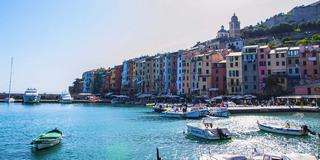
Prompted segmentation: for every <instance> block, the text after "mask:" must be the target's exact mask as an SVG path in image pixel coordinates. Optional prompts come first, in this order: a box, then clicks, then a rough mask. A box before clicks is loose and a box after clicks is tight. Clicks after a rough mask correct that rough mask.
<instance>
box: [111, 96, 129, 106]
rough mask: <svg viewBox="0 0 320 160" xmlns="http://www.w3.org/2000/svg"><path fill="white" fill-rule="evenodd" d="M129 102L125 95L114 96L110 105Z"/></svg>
mask: <svg viewBox="0 0 320 160" xmlns="http://www.w3.org/2000/svg"><path fill="white" fill-rule="evenodd" d="M128 102H130V98H129V97H128V96H125V95H114V96H113V98H112V100H111V104H126V103H128Z"/></svg>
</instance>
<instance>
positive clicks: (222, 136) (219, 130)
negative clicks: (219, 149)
mask: <svg viewBox="0 0 320 160" xmlns="http://www.w3.org/2000/svg"><path fill="white" fill-rule="evenodd" d="M217 133H218V135H219V138H220V139H223V138H226V137H227V136H226V135H225V134H224V133H223V131H222V129H220V128H217Z"/></svg>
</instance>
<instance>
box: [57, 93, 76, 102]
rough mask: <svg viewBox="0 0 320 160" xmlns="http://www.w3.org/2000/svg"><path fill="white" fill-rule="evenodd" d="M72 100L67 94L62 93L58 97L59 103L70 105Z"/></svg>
mask: <svg viewBox="0 0 320 160" xmlns="http://www.w3.org/2000/svg"><path fill="white" fill-rule="evenodd" d="M72 101H73V98H72V97H71V95H70V93H69V92H63V93H61V95H60V100H59V102H60V103H72Z"/></svg>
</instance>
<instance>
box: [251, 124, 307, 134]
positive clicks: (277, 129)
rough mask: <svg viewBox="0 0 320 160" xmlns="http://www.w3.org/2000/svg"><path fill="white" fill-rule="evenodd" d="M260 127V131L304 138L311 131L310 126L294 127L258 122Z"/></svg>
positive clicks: (291, 125)
mask: <svg viewBox="0 0 320 160" xmlns="http://www.w3.org/2000/svg"><path fill="white" fill-rule="evenodd" d="M257 124H258V127H259V129H260V130H263V131H267V132H272V133H278V134H286V135H293V136H304V135H308V132H309V129H308V126H306V125H302V126H298V125H293V124H289V123H285V124H281V123H271V122H269V123H266V122H264V123H263V122H259V121H257Z"/></svg>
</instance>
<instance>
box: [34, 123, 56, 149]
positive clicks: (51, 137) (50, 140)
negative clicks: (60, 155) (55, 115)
mask: <svg viewBox="0 0 320 160" xmlns="http://www.w3.org/2000/svg"><path fill="white" fill-rule="evenodd" d="M61 140H62V132H61V131H60V130H58V129H57V128H55V129H53V130H51V131H49V132H47V133H44V134H41V135H40V136H39V137H37V138H35V139H34V140H32V142H31V144H32V145H33V146H34V148H36V149H38V150H39V149H45V148H49V147H53V146H55V145H57V144H59V143H60V142H61Z"/></svg>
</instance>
